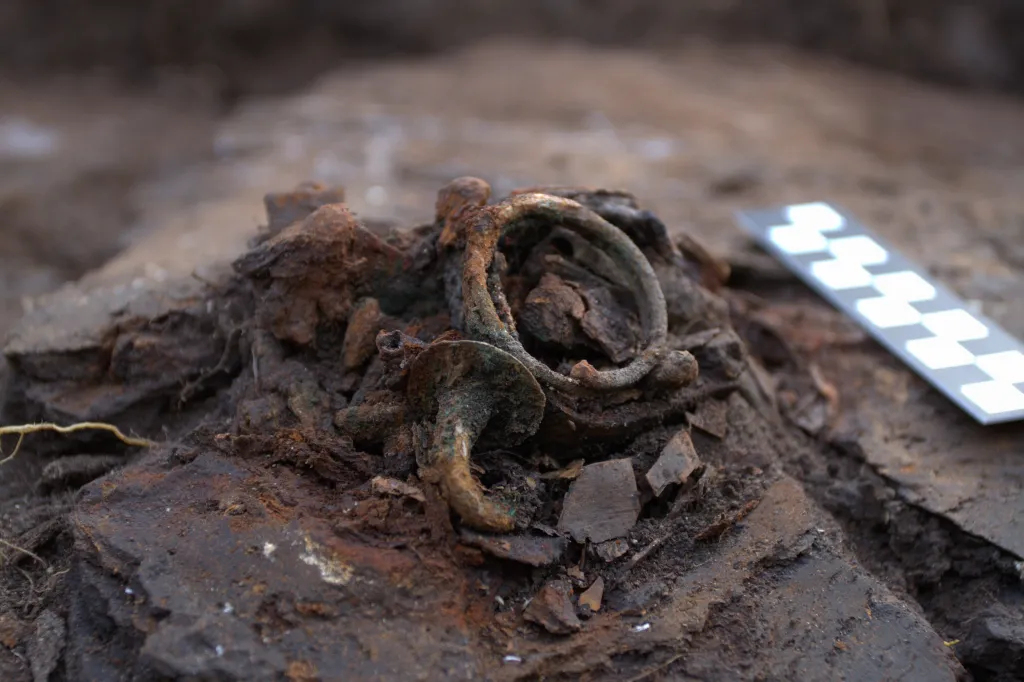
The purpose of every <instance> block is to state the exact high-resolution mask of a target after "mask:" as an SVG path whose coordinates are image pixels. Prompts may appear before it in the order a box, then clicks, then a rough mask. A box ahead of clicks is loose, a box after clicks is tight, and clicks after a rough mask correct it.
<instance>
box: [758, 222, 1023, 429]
mask: <svg viewBox="0 0 1024 682" xmlns="http://www.w3.org/2000/svg"><path fill="white" fill-rule="evenodd" d="M738 220H739V223H740V225H741V226H742V227H743V228H744V229H745V230H746V231H747V232H749V233H750V234H751V235H753V237H754V238H755V239H756V240H757V241H758V242H759V243H760V244H761V245H762V246H763V247H764V248H765V249H767V250H768V251H769V252H770V253H771V254H772V255H774V256H775V257H776V258H778V259H779V261H781V262H782V263H783V264H784V265H785V266H786V267H787V268H789V269H790V270H791V271H792V272H793V273H794V274H796V275H797V276H798V277H800V279H801V280H803V281H804V282H805V283H806V284H808V285H809V286H810V287H812V288H813V289H814V290H816V291H817V292H818V293H819V294H821V296H823V297H824V298H825V299H826V300H828V301H829V302H830V303H831V304H832V305H834V306H835V307H837V308H839V309H840V310H841V311H842V312H844V313H846V314H847V315H849V316H850V317H852V318H853V319H854V320H856V321H857V322H858V323H859V324H860V325H861V326H862V327H863V328H864V329H865V330H867V332H868V333H869V334H871V336H873V337H874V338H875V339H876V340H878V342H879V343H881V344H882V345H883V346H885V347H886V348H888V349H889V351H890V352H892V353H894V354H895V355H896V356H897V357H899V358H900V359H901V360H903V361H904V362H905V363H906V364H907V365H909V366H910V367H911V368H912V369H914V371H916V372H917V373H918V374H920V375H921V376H922V377H924V379H925V380H927V381H928V382H929V383H930V384H931V385H932V386H934V387H935V388H937V389H938V390H939V391H941V392H942V393H944V394H945V395H946V396H947V397H949V399H950V400H952V401H953V402H954V403H956V404H957V405H959V406H960V407H961V408H963V409H964V410H965V411H966V412H967V413H969V414H970V415H971V416H972V417H974V418H975V419H976V420H977V421H979V422H981V423H982V424H996V423H1001V422H1009V421H1016V420H1019V419H1024V344H1022V343H1021V342H1020V341H1019V340H1017V339H1016V338H1014V337H1013V336H1011V335H1010V334H1009V333H1008V332H1006V331H1005V330H1004V329H1002V328H1001V327H1000V326H999V325H997V324H996V323H995V322H993V321H992V320H990V319H988V318H986V317H985V316H983V315H980V314H978V313H976V312H972V311H971V310H970V309H969V307H968V306H967V304H966V303H964V301H963V300H962V299H960V298H959V297H958V296H956V295H955V294H954V293H952V292H951V291H950V290H949V289H947V288H945V287H943V286H942V285H941V284H940V283H938V282H936V281H935V280H934V279H933V278H932V277H931V276H930V275H929V274H928V273H927V272H925V271H924V270H923V269H921V268H919V267H917V266H916V265H915V264H914V263H912V262H911V261H910V260H908V259H907V258H905V257H904V256H903V255H901V254H900V253H899V252H897V251H896V250H895V249H893V248H892V247H891V246H890V245H889V244H887V243H885V241H883V240H882V239H880V238H879V237H878V236H876V235H874V234H872V232H871V231H870V230H869V229H868V228H867V227H866V226H864V225H863V224H862V223H860V222H859V221H857V220H856V219H855V218H854V217H853V216H851V215H850V214H849V213H847V212H846V211H843V210H841V209H840V208H838V207H836V206H834V205H832V204H828V203H824V202H814V203H806V204H794V205H789V206H782V207H779V208H772V209H765V210H751V211H742V212H740V213H739V214H738Z"/></svg>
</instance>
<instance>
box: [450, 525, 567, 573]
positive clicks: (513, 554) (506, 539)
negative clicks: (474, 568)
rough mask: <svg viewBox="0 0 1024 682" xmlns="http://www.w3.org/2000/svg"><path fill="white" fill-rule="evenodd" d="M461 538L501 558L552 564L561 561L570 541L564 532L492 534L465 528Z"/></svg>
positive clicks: (461, 532) (528, 563)
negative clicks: (549, 534)
mask: <svg viewBox="0 0 1024 682" xmlns="http://www.w3.org/2000/svg"><path fill="white" fill-rule="evenodd" d="M459 539H460V540H461V541H462V542H464V543H465V544H467V545H470V546H472V547H476V548H478V549H482V550H483V551H484V552H486V553H487V554H490V555H491V556H495V557H497V558H499V559H508V560H509V561H515V562H518V563H521V564H527V565H529V566H536V567H541V566H551V565H553V564H556V563H558V562H559V561H561V559H562V556H563V555H564V554H565V550H566V549H567V548H568V546H569V542H568V541H567V540H566V539H565V538H563V537H560V536H553V537H551V536H541V535H490V534H486V533H478V532H476V531H471V530H468V529H465V528H463V529H462V530H461V531H459Z"/></svg>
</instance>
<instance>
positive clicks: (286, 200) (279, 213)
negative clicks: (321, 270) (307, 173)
mask: <svg viewBox="0 0 1024 682" xmlns="http://www.w3.org/2000/svg"><path fill="white" fill-rule="evenodd" d="M343 203H345V189H344V188H343V187H329V186H327V185H323V184H320V183H317V182H303V183H300V184H299V186H298V187H296V188H295V189H293V190H292V191H290V192H271V193H269V194H266V195H265V196H264V197H263V206H264V208H265V209H266V211H267V222H268V224H267V230H266V234H265V235H264V238H269V237H272V236H274V235H275V234H277V233H278V232H280V231H281V230H283V229H284V228H286V227H288V226H289V225H291V224H292V223H295V222H298V221H300V220H305V219H306V217H307V216H308V215H309V214H310V213H312V212H313V211H315V210H317V209H318V208H320V207H321V206H326V205H328V204H343Z"/></svg>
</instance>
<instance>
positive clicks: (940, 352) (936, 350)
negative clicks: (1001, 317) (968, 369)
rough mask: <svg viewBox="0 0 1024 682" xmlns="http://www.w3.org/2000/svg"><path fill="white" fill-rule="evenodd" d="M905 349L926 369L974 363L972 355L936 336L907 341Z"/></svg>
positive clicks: (947, 340) (961, 347) (949, 341)
mask: <svg viewBox="0 0 1024 682" xmlns="http://www.w3.org/2000/svg"><path fill="white" fill-rule="evenodd" d="M905 348H906V349H907V352H908V353H910V354H911V355H913V356H914V357H915V358H917V359H918V360H920V361H921V362H922V363H923V364H924V366H925V367H927V368H928V369H949V368H950V367H963V366H964V365H969V364H971V363H973V362H974V353H972V352H971V351H969V350H967V349H966V348H964V347H963V346H961V345H960V344H959V343H957V342H956V341H953V340H952V339H944V338H941V337H938V336H930V337H928V338H925V339H913V340H912V341H907V344H906V346H905Z"/></svg>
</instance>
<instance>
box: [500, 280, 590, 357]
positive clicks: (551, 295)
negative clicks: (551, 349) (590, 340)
mask: <svg viewBox="0 0 1024 682" xmlns="http://www.w3.org/2000/svg"><path fill="white" fill-rule="evenodd" d="M586 313H587V306H586V304H584V302H583V299H582V298H581V297H580V294H579V292H577V291H576V289H575V288H573V287H571V286H569V285H568V284H566V283H565V282H564V281H563V280H562V279H561V278H560V277H558V276H557V275H551V274H547V275H544V276H543V277H542V278H541V280H540V284H538V285H537V286H536V287H535V288H534V289H533V290H532V291H531V292H530V293H529V295H528V296H527V297H526V302H525V304H524V305H523V307H522V310H521V311H520V312H519V316H518V318H517V321H518V323H519V328H520V329H521V330H522V331H524V332H526V333H527V334H529V335H530V336H532V337H533V338H535V339H536V340H538V341H540V342H541V343H544V344H550V345H552V346H556V347H559V348H561V349H563V350H573V349H575V348H577V347H578V346H580V345H582V344H583V342H584V339H583V338H582V336H581V329H580V320H582V319H583V317H584V315H585V314H586Z"/></svg>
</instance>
